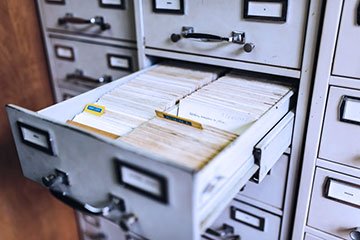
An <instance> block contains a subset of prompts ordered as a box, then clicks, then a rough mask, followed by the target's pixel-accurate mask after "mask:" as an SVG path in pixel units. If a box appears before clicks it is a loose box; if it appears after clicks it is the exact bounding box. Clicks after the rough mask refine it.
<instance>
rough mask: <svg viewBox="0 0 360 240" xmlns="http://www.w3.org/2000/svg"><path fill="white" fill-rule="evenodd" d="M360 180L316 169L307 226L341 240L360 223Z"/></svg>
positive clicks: (347, 237)
mask: <svg viewBox="0 0 360 240" xmlns="http://www.w3.org/2000/svg"><path fill="white" fill-rule="evenodd" d="M359 204H360V179H359V178H354V177H350V176H347V175H343V174H339V173H335V172H332V171H329V170H324V169H321V168H317V170H316V175H315V183H314V187H313V192H312V199H311V206H310V211H309V218H308V225H310V226H311V227H314V228H317V229H319V230H321V231H324V232H327V233H330V234H333V235H335V236H337V237H340V238H343V239H350V237H349V233H350V232H351V231H352V230H353V229H354V228H356V227H359V226H360V208H359V206H360V205H359Z"/></svg>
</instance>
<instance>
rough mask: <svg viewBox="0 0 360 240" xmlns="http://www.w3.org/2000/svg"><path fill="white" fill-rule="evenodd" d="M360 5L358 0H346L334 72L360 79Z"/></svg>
mask: <svg viewBox="0 0 360 240" xmlns="http://www.w3.org/2000/svg"><path fill="white" fill-rule="evenodd" d="M359 41H360V7H359V1H358V0H346V1H344V7H343V9H342V15H341V23H340V29H339V37H338V39H337V46H336V53H335V58H334V68H333V72H332V73H333V74H334V75H338V76H344V77H352V78H357V79H360V67H359V62H360V48H359Z"/></svg>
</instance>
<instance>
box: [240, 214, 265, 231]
mask: <svg viewBox="0 0 360 240" xmlns="http://www.w3.org/2000/svg"><path fill="white" fill-rule="evenodd" d="M235 219H236V220H239V221H241V222H244V223H247V224H250V225H252V226H254V227H256V228H260V226H261V221H260V219H259V218H257V217H254V216H251V215H249V214H246V213H244V212H241V211H236V212H235Z"/></svg>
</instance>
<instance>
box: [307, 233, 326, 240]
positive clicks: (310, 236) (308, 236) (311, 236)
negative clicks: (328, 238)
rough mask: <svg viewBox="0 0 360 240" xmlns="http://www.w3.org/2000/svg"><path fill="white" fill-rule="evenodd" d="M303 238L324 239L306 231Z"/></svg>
mask: <svg viewBox="0 0 360 240" xmlns="http://www.w3.org/2000/svg"><path fill="white" fill-rule="evenodd" d="M304 240H324V239H322V238H319V237H316V236H314V235H311V234H310V233H306V234H305V238H304Z"/></svg>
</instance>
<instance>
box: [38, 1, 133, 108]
mask: <svg viewBox="0 0 360 240" xmlns="http://www.w3.org/2000/svg"><path fill="white" fill-rule="evenodd" d="M38 6H39V14H40V17H41V25H42V29H43V37H44V41H45V45H46V49H47V55H48V62H49V66H50V72H51V78H52V80H53V89H54V92H55V97H56V100H57V101H62V100H64V99H66V98H68V97H69V96H71V95H74V93H76V94H75V95H77V94H80V93H82V92H85V91H88V90H90V89H92V88H95V87H97V86H100V85H102V84H104V83H106V82H110V81H112V80H115V79H118V78H120V77H122V76H125V75H127V74H129V73H131V72H133V71H135V70H137V69H138V61H137V47H136V35H135V18H134V6H133V1H129V0H118V1H106V0H104V1H102V0H100V1H97V0H93V1H84V0H60V1H59V0H56V1H55V0H54V1H53V0H49V1H48V0H38ZM64 92H72V93H73V94H65V96H64ZM64 97H65V98H64Z"/></svg>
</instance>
